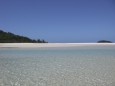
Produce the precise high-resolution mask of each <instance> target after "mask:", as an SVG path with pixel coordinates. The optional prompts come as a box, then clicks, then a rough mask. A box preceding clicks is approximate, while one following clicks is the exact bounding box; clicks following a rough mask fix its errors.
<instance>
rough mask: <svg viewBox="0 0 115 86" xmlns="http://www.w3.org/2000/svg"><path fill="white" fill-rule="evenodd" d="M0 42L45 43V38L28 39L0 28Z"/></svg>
mask: <svg viewBox="0 0 115 86" xmlns="http://www.w3.org/2000/svg"><path fill="white" fill-rule="evenodd" d="M0 42H1V43H46V42H45V40H44V41H41V40H40V39H38V40H35V39H30V38H28V37H25V36H20V35H15V34H13V33H11V32H4V31H2V30H0Z"/></svg>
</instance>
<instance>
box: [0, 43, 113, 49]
mask: <svg viewBox="0 0 115 86" xmlns="http://www.w3.org/2000/svg"><path fill="white" fill-rule="evenodd" d="M110 45H112V46H113V45H114V46H115V43H0V48H40V47H41V48H42V47H75V46H110Z"/></svg>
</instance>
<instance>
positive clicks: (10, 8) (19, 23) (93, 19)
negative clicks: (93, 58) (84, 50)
mask: <svg viewBox="0 0 115 86" xmlns="http://www.w3.org/2000/svg"><path fill="white" fill-rule="evenodd" d="M0 29H1V30H4V31H7V32H12V33H15V34H18V35H23V36H27V37H30V38H33V39H37V38H40V39H45V40H47V41H48V42H69V43H70V42H78V43H79V42H97V41H99V40H109V41H112V42H115V1H114V0H0Z"/></svg>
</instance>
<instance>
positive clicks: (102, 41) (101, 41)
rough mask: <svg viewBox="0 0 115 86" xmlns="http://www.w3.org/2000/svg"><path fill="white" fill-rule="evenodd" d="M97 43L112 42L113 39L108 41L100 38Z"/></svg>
mask: <svg viewBox="0 0 115 86" xmlns="http://www.w3.org/2000/svg"><path fill="white" fill-rule="evenodd" d="M97 43H112V42H111V41H107V40H100V41H98V42H97Z"/></svg>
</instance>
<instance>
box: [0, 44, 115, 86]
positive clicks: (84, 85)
mask: <svg viewBox="0 0 115 86" xmlns="http://www.w3.org/2000/svg"><path fill="white" fill-rule="evenodd" d="M0 86H115V46H84V47H80V46H79V47H63V48H61V47H60V48H0Z"/></svg>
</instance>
